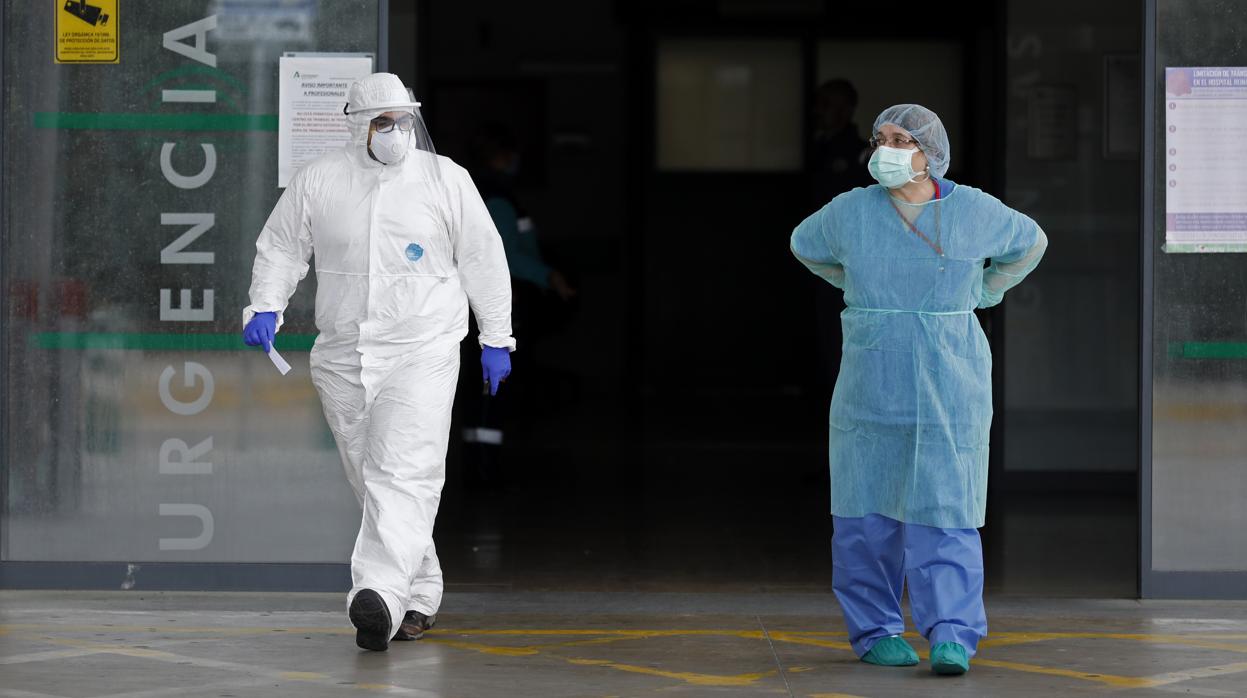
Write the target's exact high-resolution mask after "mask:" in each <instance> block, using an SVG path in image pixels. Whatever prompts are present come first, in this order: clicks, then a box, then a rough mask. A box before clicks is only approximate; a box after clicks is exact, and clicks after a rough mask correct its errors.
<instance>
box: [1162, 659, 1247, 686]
mask: <svg viewBox="0 0 1247 698" xmlns="http://www.w3.org/2000/svg"><path fill="white" fill-rule="evenodd" d="M1244 671H1247V662H1237V663H1235V664H1222V665H1220V666H1208V667H1203V668H1200V669H1190V670H1188V671H1172V672H1169V673H1167V674H1157V675H1155V676H1149V677H1147V680H1148V682H1149V684H1148V685H1149V687H1151V688H1155V687H1157V686H1168V685H1170V684H1175V683H1180V682H1182V681H1190V680H1191V679H1209V678H1214V677H1218V676H1229V675H1230V674H1241V673H1243V672H1244Z"/></svg>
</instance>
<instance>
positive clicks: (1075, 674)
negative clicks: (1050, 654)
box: [971, 657, 1148, 688]
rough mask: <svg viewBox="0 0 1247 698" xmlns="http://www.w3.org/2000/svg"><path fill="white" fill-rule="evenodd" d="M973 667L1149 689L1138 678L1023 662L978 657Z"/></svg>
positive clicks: (1145, 682) (1145, 680)
mask: <svg viewBox="0 0 1247 698" xmlns="http://www.w3.org/2000/svg"><path fill="white" fill-rule="evenodd" d="M971 664H972V665H978V666H990V667H996V668H999V669H1009V670H1012V671H1022V672H1026V673H1028V674H1044V675H1047V676H1063V677H1065V678H1069V679H1082V680H1083V681H1093V682H1096V683H1102V684H1105V685H1107V686H1112V687H1114V688H1147V687H1148V680H1147V679H1146V678H1142V677H1136V676H1115V675H1113V674H1099V673H1094V674H1093V673H1090V672H1086V671H1074V670H1072V669H1060V668H1057V667H1046V666H1039V665H1038V664H1023V663H1021V662H1002V661H1000V660H997V659H981V658H978V657H976V658H975V659H974V660H973V661H972V662H971Z"/></svg>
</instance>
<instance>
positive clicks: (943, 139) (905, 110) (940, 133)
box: [873, 104, 952, 177]
mask: <svg viewBox="0 0 1247 698" xmlns="http://www.w3.org/2000/svg"><path fill="white" fill-rule="evenodd" d="M884 124H892V125H893V126H897V127H900V128H903V129H905V130H906V131H908V132H909V135H910V137H912V138H913V139H914V140H916V141H918V147H920V148H922V152H923V153H925V154H926V156H927V163H928V165H929V166H930V167H931V176H932V177H943V176H944V174H945V173H946V172H948V162H949V160H951V159H952V148H951V147H950V146H949V144H948V131H946V130H944V122H942V121H940V117H938V116H936V114H935V112H933V111H931V110H930V109H927V108H926V107H924V106H922V105H920V104H897V105H896V106H892V107H888V108H887V109H884V110H883V111H882V112H880V113H879V116H878V118H876V119H875V127H874V130H873V133H879V127H881V126H883V125H884Z"/></svg>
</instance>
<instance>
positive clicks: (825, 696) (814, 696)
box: [810, 693, 863, 698]
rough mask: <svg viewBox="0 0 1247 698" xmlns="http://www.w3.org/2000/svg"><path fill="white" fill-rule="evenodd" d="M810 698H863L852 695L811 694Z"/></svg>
mask: <svg viewBox="0 0 1247 698" xmlns="http://www.w3.org/2000/svg"><path fill="white" fill-rule="evenodd" d="M810 698H863V696H855V695H853V694H852V693H811V694H810Z"/></svg>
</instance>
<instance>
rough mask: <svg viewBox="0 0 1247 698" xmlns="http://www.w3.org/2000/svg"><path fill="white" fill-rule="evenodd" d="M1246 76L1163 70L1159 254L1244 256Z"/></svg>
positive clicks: (1237, 71)
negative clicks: (1162, 235) (1162, 226)
mask: <svg viewBox="0 0 1247 698" xmlns="http://www.w3.org/2000/svg"><path fill="white" fill-rule="evenodd" d="M1244 163H1247V68H1165V172H1164V175H1165V177H1164V181H1165V194H1166V196H1165V247H1164V249H1165V251H1166V252H1247V166H1245V165H1244Z"/></svg>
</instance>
